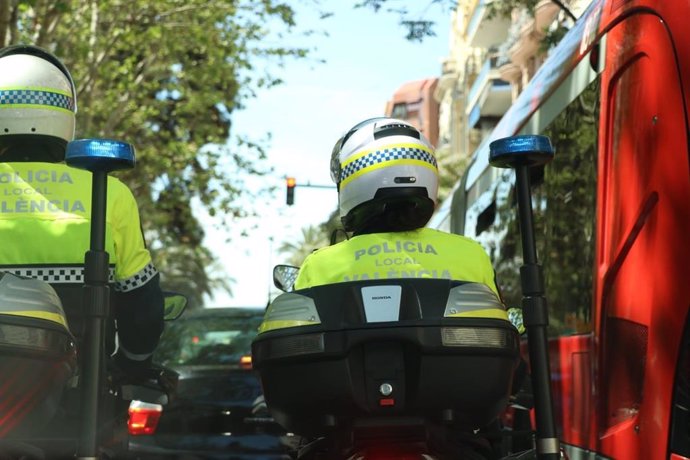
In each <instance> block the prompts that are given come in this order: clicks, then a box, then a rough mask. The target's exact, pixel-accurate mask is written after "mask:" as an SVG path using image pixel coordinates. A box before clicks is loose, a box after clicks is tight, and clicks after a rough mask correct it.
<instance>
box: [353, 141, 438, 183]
mask: <svg viewBox="0 0 690 460" xmlns="http://www.w3.org/2000/svg"><path fill="white" fill-rule="evenodd" d="M404 161H413V162H414V163H418V162H422V163H426V164H427V165H428V166H429V167H431V168H433V169H435V170H436V169H438V164H437V163H436V158H434V155H432V153H431V152H429V151H427V150H425V149H422V148H420V147H418V146H412V145H390V146H386V147H384V148H382V149H380V150H372V151H370V152H366V153H364V154H363V155H358V156H357V157H355V158H351V159H349V160H348V162H347V163H346V164H344V165H343V168H342V171H341V172H340V182H341V183H345V182H347V180H348V179H349V178H352V177H353V176H354V175H356V174H357V173H359V172H361V171H363V170H365V169H367V168H374V167H378V166H379V165H383V164H384V163H389V162H404ZM343 185H344V184H343Z"/></svg>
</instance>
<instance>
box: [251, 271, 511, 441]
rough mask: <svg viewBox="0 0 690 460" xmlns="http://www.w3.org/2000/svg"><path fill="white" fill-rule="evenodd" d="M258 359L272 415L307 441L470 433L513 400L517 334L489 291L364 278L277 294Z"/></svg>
mask: <svg viewBox="0 0 690 460" xmlns="http://www.w3.org/2000/svg"><path fill="white" fill-rule="evenodd" d="M252 361H253V365H254V368H255V369H256V370H257V371H258V374H259V376H260V379H261V383H262V387H263V391H264V395H265V398H266V403H267V404H268V407H269V409H270V410H271V413H272V414H273V416H274V418H275V419H276V420H277V421H278V422H279V423H280V424H281V425H283V426H284V427H285V428H286V429H288V430H290V431H292V432H294V433H297V434H301V435H305V436H318V435H323V434H326V433H327V432H329V430H332V429H335V428H342V427H343V426H345V427H348V426H357V425H358V424H359V425H367V424H368V425H369V426H378V425H385V424H387V423H390V424H393V425H395V424H396V423H399V422H400V421H401V420H404V419H414V420H428V421H431V422H434V423H443V424H451V425H455V426H459V427H462V428H466V429H472V428H478V427H482V426H485V425H486V424H488V423H489V422H491V421H492V420H493V419H494V418H495V417H496V416H497V415H498V414H499V413H500V412H501V411H502V410H503V409H504V408H505V406H506V404H507V402H508V397H509V393H510V388H511V384H512V377H513V372H514V370H515V368H516V366H517V364H518V361H519V333H518V331H517V329H516V328H515V327H514V326H513V325H512V324H511V323H510V321H508V318H507V314H506V312H505V307H504V305H503V304H502V302H501V301H500V300H499V299H498V298H497V296H496V295H495V294H494V293H493V291H491V290H490V289H489V288H488V287H486V286H485V285H483V284H478V283H464V282H461V281H450V280H439V279H400V280H369V281H355V282H346V283H338V284H331V285H324V286H317V287H313V288H310V289H304V290H297V291H293V292H288V293H284V294H281V295H280V296H278V297H277V298H276V299H275V300H274V301H273V302H272V303H271V304H270V305H269V307H268V309H267V311H266V314H265V317H264V321H263V323H262V325H261V328H260V331H259V334H258V335H257V337H256V338H255V340H254V342H253V344H252ZM377 424H378V425H377Z"/></svg>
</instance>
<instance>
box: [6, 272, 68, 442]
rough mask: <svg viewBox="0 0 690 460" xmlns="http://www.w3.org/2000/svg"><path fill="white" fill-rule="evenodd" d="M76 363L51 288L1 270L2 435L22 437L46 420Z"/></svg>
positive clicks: (53, 410)
mask: <svg viewBox="0 0 690 460" xmlns="http://www.w3.org/2000/svg"><path fill="white" fill-rule="evenodd" d="M76 365H77V363H76V349H75V342H74V338H73V336H72V334H71V333H70V331H69V328H68V326H67V319H66V317H65V313H64V311H63V309H62V304H61V302H60V299H59V297H58V296H57V294H56V293H55V290H54V289H53V288H52V287H51V286H50V285H49V284H47V283H45V282H43V281H40V280H36V279H31V278H23V277H17V276H15V275H12V274H10V273H3V272H0V375H2V384H0V388H1V390H0V439H7V438H14V437H26V436H28V435H30V434H31V433H34V432H36V431H38V430H40V429H41V428H42V427H43V426H44V425H45V424H47V423H48V422H49V421H50V419H51V418H52V417H53V415H54V413H55V410H56V408H57V407H58V404H59V402H60V398H61V397H62V392H63V389H64V386H65V384H66V383H67V381H68V380H69V379H70V378H71V377H72V376H73V375H74V373H75V370H76Z"/></svg>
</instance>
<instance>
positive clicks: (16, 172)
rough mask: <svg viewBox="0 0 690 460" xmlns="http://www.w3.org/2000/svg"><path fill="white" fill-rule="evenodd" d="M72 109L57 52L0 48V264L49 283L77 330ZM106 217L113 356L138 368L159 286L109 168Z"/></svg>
mask: <svg viewBox="0 0 690 460" xmlns="http://www.w3.org/2000/svg"><path fill="white" fill-rule="evenodd" d="M76 111H77V100H76V90H75V86H74V82H73V81H72V77H71V76H70V73H69V71H68V70H67V69H66V68H65V66H64V65H63V64H62V63H61V62H60V60H58V59H57V58H56V57H55V56H54V55H52V54H51V53H49V52H47V51H46V50H43V49H41V48H38V47H35V46H31V45H15V46H10V47H6V48H4V49H2V50H0V235H2V239H1V241H2V243H1V244H0V270H2V271H6V272H10V273H13V274H16V275H20V276H27V277H34V278H38V279H41V280H44V281H46V282H48V283H50V284H51V285H52V286H53V287H54V288H55V290H56V292H57V293H58V295H59V296H60V298H61V300H62V303H63V306H64V308H65V311H66V313H67V318H68V322H69V326H70V330H71V331H72V333H73V334H74V335H75V336H76V337H77V339H79V338H80V337H82V336H83V331H82V328H83V323H82V321H83V318H82V317H81V315H80V313H81V308H82V307H81V305H82V302H83V301H82V290H81V287H82V285H83V282H84V268H83V261H84V254H85V252H86V251H87V250H88V249H89V242H90V239H89V232H90V218H91V215H90V210H91V173H90V172H87V171H83V170H79V169H74V168H71V167H69V166H67V165H65V164H64V163H63V160H64V157H65V149H66V145H67V142H69V141H70V140H72V139H73V137H74V129H75V114H76ZM106 225H107V226H106V247H105V249H106V250H107V251H108V253H109V255H110V276H111V282H112V285H111V295H112V299H111V304H112V305H113V311H114V316H115V319H116V323H117V336H118V343H119V346H118V351H117V355H116V362H117V363H119V365H120V367H121V368H122V369H123V370H124V371H125V372H126V373H129V374H134V375H137V374H140V373H141V371H143V370H144V369H146V368H147V367H148V365H149V364H150V359H151V355H152V353H153V351H154V349H155V348H156V345H157V344H158V340H159V337H160V334H161V332H162V330H163V294H162V292H161V289H160V286H159V274H158V272H157V271H156V268H155V267H154V265H153V263H152V262H151V255H150V254H149V251H148V250H147V248H146V246H145V244H144V238H143V235H142V231H141V226H140V221H139V212H138V209H137V204H136V202H135V200H134V196H133V195H132V192H131V191H130V190H129V188H127V186H126V185H124V184H123V183H122V182H120V181H119V180H117V179H115V178H112V177H109V178H108V198H107V215H106Z"/></svg>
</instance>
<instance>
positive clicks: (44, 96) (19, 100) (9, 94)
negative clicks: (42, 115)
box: [0, 89, 74, 112]
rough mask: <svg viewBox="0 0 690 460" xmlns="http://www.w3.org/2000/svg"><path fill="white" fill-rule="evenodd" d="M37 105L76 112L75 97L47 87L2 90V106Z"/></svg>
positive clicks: (0, 97)
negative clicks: (46, 88)
mask: <svg viewBox="0 0 690 460" xmlns="http://www.w3.org/2000/svg"><path fill="white" fill-rule="evenodd" d="M16 106H22V107H28V106H32V107H36V108H41V107H45V108H50V109H64V110H68V111H70V112H74V98H72V97H71V96H70V95H68V94H64V93H58V92H55V91H50V90H45V89H3V90H0V108H5V107H16Z"/></svg>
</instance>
